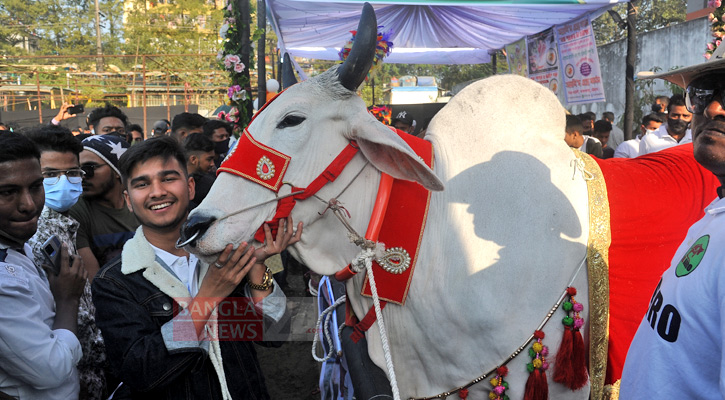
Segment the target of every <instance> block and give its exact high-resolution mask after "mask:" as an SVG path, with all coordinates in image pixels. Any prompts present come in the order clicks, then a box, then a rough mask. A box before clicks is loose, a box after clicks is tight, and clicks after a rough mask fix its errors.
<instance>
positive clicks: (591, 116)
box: [584, 111, 597, 121]
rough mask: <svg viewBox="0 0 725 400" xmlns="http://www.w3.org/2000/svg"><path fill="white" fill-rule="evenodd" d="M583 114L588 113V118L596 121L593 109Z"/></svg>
mask: <svg viewBox="0 0 725 400" xmlns="http://www.w3.org/2000/svg"><path fill="white" fill-rule="evenodd" d="M584 115H588V116H589V119H591V120H592V121H596V119H597V114H596V113H595V112H594V111H587V112H585V113H584Z"/></svg>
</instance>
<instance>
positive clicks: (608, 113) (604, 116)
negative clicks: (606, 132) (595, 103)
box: [602, 111, 614, 122]
mask: <svg viewBox="0 0 725 400" xmlns="http://www.w3.org/2000/svg"><path fill="white" fill-rule="evenodd" d="M602 119H606V120H607V121H609V122H614V113H613V112H611V111H605V112H603V113H602Z"/></svg>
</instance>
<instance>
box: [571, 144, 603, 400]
mask: <svg viewBox="0 0 725 400" xmlns="http://www.w3.org/2000/svg"><path fill="white" fill-rule="evenodd" d="M574 154H575V155H576V156H577V158H579V159H580V160H582V161H583V163H584V169H585V170H586V171H587V172H589V173H591V174H592V176H593V178H592V179H588V180H587V181H586V182H587V191H588V193H589V241H588V244H587V271H588V273H589V381H590V384H591V396H590V398H591V399H595V400H599V399H603V398H604V379H605V377H606V373H607V348H608V345H609V245H610V244H611V243H612V232H611V226H610V214H609V198H608V197H607V185H606V183H605V182H604V176H603V175H602V170H601V169H600V168H599V164H597V162H596V161H594V159H593V158H592V157H591V156H590V155H589V154H586V153H583V152H580V151H579V150H574ZM608 397H609V396H608Z"/></svg>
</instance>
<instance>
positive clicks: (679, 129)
mask: <svg viewBox="0 0 725 400" xmlns="http://www.w3.org/2000/svg"><path fill="white" fill-rule="evenodd" d="M690 121H692V113H690V112H689V111H687V107H686V106H685V98H684V97H683V96H682V95H679V94H676V95H674V96H672V97H670V104H669V105H668V106H667V123H666V124H664V125H662V126H660V127H659V129H657V130H656V131H654V132H652V134H651V135H647V136H645V137H643V138H642V141H641V142H639V155H644V154H649V153H654V152H657V151H660V150H664V149H668V148H670V147H674V146H677V145H680V144H686V143H691V142H692V133H691V131H690V129H689V126H690Z"/></svg>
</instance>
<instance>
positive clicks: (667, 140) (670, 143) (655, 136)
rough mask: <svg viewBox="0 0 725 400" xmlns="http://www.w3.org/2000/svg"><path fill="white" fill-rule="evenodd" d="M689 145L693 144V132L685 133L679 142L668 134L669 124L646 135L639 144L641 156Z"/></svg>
mask: <svg viewBox="0 0 725 400" xmlns="http://www.w3.org/2000/svg"><path fill="white" fill-rule="evenodd" d="M687 143H692V131H691V130H690V129H688V130H687V131H685V136H683V137H682V140H680V141H679V142H678V141H677V140H676V139H675V138H673V137H672V136H670V134H669V132H667V124H662V125H660V127H659V128H657V130H656V131H654V132H652V133H649V134H647V135H644V137H643V138H642V141H641V142H639V155H645V154H649V153H654V152H656V151H660V150H664V149H669V148H670V147H675V146H677V145H681V144H687Z"/></svg>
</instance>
